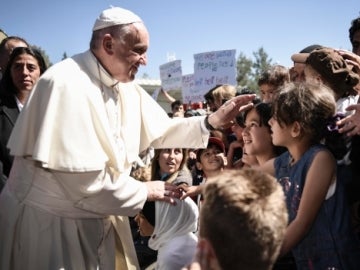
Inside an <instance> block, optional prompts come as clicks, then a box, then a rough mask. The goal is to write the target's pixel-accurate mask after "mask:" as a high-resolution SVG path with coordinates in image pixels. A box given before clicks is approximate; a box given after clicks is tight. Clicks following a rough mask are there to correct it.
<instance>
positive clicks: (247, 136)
mask: <svg viewBox="0 0 360 270" xmlns="http://www.w3.org/2000/svg"><path fill="white" fill-rule="evenodd" d="M270 117H271V105H270V104H269V103H263V102H262V103H258V104H256V105H255V107H254V108H252V109H250V110H248V111H245V114H244V119H245V127H244V128H243V131H242V137H243V140H244V150H245V152H246V153H247V154H248V155H251V156H254V157H255V158H256V160H257V165H262V164H264V163H265V162H266V161H268V160H270V159H272V158H274V157H276V156H278V155H280V154H281V153H283V152H284V151H285V148H283V147H279V146H275V145H273V143H272V139H271V129H270V125H269V123H268V121H269V120H270Z"/></svg>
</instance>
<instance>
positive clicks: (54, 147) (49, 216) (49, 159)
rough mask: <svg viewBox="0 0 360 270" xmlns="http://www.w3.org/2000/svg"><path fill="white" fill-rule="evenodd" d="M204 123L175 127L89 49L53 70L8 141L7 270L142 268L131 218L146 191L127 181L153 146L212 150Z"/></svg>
mask: <svg viewBox="0 0 360 270" xmlns="http://www.w3.org/2000/svg"><path fill="white" fill-rule="evenodd" d="M203 119H204V117H191V118H181V119H180V118H178V119H170V118H169V117H168V116H167V114H166V112H165V111H164V110H163V109H162V108H161V107H160V106H159V105H158V104H157V103H156V101H154V100H153V99H152V98H151V97H150V96H149V95H148V94H147V93H146V92H145V91H144V90H143V89H142V88H141V87H140V86H138V85H136V84H134V83H126V84H124V83H119V82H117V81H116V80H114V79H113V78H112V77H111V76H110V75H109V74H108V73H107V72H106V71H105V70H104V69H103V68H102V67H101V65H100V64H99V63H98V61H97V60H96V58H95V57H94V55H93V54H92V53H91V52H90V51H87V52H84V53H82V54H79V55H76V56H74V57H72V58H69V59H66V60H64V61H62V62H60V63H58V64H55V65H54V66H52V67H51V68H50V69H48V70H47V71H46V72H45V74H43V76H42V77H41V78H40V79H39V81H38V83H37V85H36V86H35V87H34V89H33V91H32V93H31V95H30V97H29V100H28V102H27V103H26V105H25V107H24V109H23V110H22V112H21V114H20V116H19V118H18V120H17V123H16V125H15V127H14V129H13V133H12V136H11V137H10V140H9V144H8V146H9V148H10V149H11V153H12V155H14V156H15V160H14V165H13V168H12V172H11V175H10V177H9V179H8V182H7V184H6V186H5V188H4V190H3V192H2V194H1V195H0V269H37V270H39V269H76V270H81V269H86V270H89V269H111V270H112V269H115V267H116V268H117V269H137V268H138V263H137V259H136V254H135V251H134V247H133V242H132V238H131V232H130V228H129V223H128V219H127V216H134V215H135V214H136V213H137V212H138V211H140V209H141V208H142V206H143V204H144V203H145V201H146V198H147V190H146V187H145V186H144V184H143V183H141V182H139V181H137V180H134V179H132V178H131V177H130V176H129V173H130V170H131V164H132V162H134V161H137V160H138V159H139V157H138V154H139V153H140V152H142V151H143V150H145V149H146V148H147V147H149V146H150V145H152V146H154V147H158V146H160V145H161V146H162V147H165V148H185V147H188V148H204V147H206V144H207V140H208V135H209V133H208V131H207V130H206V129H205V128H204V125H203ZM115 246H116V248H115ZM115 253H116V254H115ZM115 258H116V262H115ZM115 265H116V266H115Z"/></svg>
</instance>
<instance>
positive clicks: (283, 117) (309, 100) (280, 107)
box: [269, 83, 336, 146]
mask: <svg viewBox="0 0 360 270" xmlns="http://www.w3.org/2000/svg"><path fill="white" fill-rule="evenodd" d="M335 112H336V103H335V98H334V96H333V94H332V92H331V91H330V90H329V88H328V87H326V86H325V85H321V84H310V83H300V84H293V83H291V84H289V85H287V86H286V87H285V88H284V89H283V90H282V91H281V92H280V93H279V96H278V98H277V99H276V100H275V101H274V102H273V116H272V118H271V119H270V121H269V123H270V125H271V129H272V132H273V143H274V144H275V145H282V146H287V145H286V141H285V140H286V138H284V136H282V135H283V132H284V130H285V129H286V128H288V129H289V132H290V133H289V134H290V135H291V136H293V137H300V138H303V137H306V139H307V140H309V142H310V143H318V142H319V141H320V140H321V139H322V138H323V137H324V135H325V132H326V131H327V125H328V121H329V120H330V119H331V118H332V117H333V116H334V115H335Z"/></svg>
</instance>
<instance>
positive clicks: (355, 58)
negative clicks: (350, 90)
mask: <svg viewBox="0 0 360 270" xmlns="http://www.w3.org/2000/svg"><path fill="white" fill-rule="evenodd" d="M336 51H337V52H338V54H340V55H341V56H342V57H343V58H344V59H345V61H346V63H347V64H349V65H352V66H353V70H354V71H355V72H356V73H357V74H359V75H360V56H359V55H357V54H355V53H353V52H350V51H346V50H336Z"/></svg>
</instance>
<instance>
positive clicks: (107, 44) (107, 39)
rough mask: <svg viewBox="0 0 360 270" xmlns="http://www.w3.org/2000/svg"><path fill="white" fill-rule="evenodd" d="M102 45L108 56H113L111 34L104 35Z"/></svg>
mask: <svg viewBox="0 0 360 270" xmlns="http://www.w3.org/2000/svg"><path fill="white" fill-rule="evenodd" d="M102 44H103V47H104V50H105V51H106V52H107V53H108V54H113V39H112V37H111V35H110V34H106V35H104V37H103V43H102Z"/></svg>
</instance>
